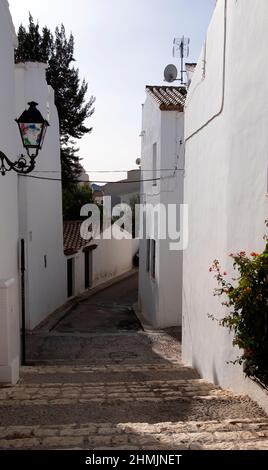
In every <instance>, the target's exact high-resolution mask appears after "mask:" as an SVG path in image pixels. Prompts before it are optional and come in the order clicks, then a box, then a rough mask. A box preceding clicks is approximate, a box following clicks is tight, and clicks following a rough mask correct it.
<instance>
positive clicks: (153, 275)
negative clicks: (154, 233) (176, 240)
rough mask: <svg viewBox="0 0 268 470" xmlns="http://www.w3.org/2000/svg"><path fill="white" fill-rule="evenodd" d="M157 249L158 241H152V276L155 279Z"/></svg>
mask: <svg viewBox="0 0 268 470" xmlns="http://www.w3.org/2000/svg"><path fill="white" fill-rule="evenodd" d="M155 248H156V241H155V240H151V276H152V278H153V279H155Z"/></svg>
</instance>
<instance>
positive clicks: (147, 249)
mask: <svg viewBox="0 0 268 470" xmlns="http://www.w3.org/2000/svg"><path fill="white" fill-rule="evenodd" d="M150 260H151V240H150V239H149V240H147V247H146V270H147V272H148V273H149V272H150Z"/></svg>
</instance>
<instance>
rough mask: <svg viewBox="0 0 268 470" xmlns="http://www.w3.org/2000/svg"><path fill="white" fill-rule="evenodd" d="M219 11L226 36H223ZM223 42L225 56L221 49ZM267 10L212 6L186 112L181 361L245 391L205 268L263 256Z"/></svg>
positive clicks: (250, 3) (262, 5) (221, 2)
mask: <svg viewBox="0 0 268 470" xmlns="http://www.w3.org/2000/svg"><path fill="white" fill-rule="evenodd" d="M225 12H226V35H225ZM225 37H226V51H225V47H224V44H225ZM267 38H268V2H267V1H266V0H258V1H257V2H256V0H247V1H246V2H245V1H243V0H238V1H234V0H227V1H225V0H218V2H217V6H216V9H215V13H214V16H213V19H212V22H211V24H210V27H209V30H208V34H207V41H206V47H205V48H204V50H203V52H202V54H201V57H200V60H199V63H198V67H197V70H196V73H195V74H194V77H193V80H192V84H191V88H190V92H189V95H188V99H187V107H186V123H185V125H186V157H185V158H186V177H185V203H188V204H189V236H190V243H189V248H188V249H187V250H186V251H185V252H184V262H183V265H184V267H183V284H184V289H183V358H184V360H185V361H186V362H187V363H188V364H191V365H193V366H194V367H196V368H197V369H198V370H199V372H200V373H201V374H202V376H203V377H205V378H207V379H209V380H212V381H214V382H215V383H217V384H220V385H221V386H225V387H231V388H233V389H234V390H236V391H239V392H241V391H245V390H246V391H247V385H246V384H247V381H245V380H244V377H243V373H242V369H241V367H239V366H233V365H231V364H227V361H230V360H234V359H235V358H236V356H237V353H238V351H237V350H234V348H233V346H232V336H231V335H230V334H229V333H228V331H226V329H224V328H221V327H219V326H218V325H217V323H216V322H213V321H211V320H210V319H209V318H208V316H207V314H208V313H213V314H217V316H218V317H220V316H221V314H222V310H221V305H220V302H219V301H218V299H217V298H215V297H213V289H214V287H215V280H214V279H213V277H212V275H211V274H210V273H209V267H210V265H211V263H212V261H213V260H214V259H215V258H218V259H219V260H220V261H221V263H222V264H223V266H224V267H225V269H226V270H227V271H228V272H229V273H230V275H231V273H232V270H231V260H230V258H229V257H228V254H229V253H231V252H235V251H236V250H239V251H241V250H247V251H248V252H251V251H253V250H254V251H261V250H262V249H263V248H264V241H263V239H262V237H263V234H264V232H265V227H264V220H265V218H267V215H268V199H267V197H266V193H267V167H268V157H267V156H268V139H267V129H268V102H267V100H266V96H267V92H268V55H267V46H266V43H267Z"/></svg>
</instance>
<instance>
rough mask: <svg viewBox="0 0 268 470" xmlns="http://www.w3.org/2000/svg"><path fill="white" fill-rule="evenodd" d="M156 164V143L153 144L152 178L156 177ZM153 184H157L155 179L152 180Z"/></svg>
mask: <svg viewBox="0 0 268 470" xmlns="http://www.w3.org/2000/svg"><path fill="white" fill-rule="evenodd" d="M156 164H157V143H156V142H155V143H154V144H153V180H154V179H155V178H157V172H156ZM152 183H153V186H157V181H152Z"/></svg>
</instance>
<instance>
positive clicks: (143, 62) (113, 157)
mask: <svg viewBox="0 0 268 470" xmlns="http://www.w3.org/2000/svg"><path fill="white" fill-rule="evenodd" d="M9 3H10V10H11V14H12V17H13V21H14V24H15V27H16V29H17V28H18V26H19V24H20V23H23V24H28V12H31V14H32V15H33V17H34V19H38V20H39V23H40V25H41V26H44V25H47V26H48V27H49V28H51V29H55V26H57V25H59V24H60V23H63V24H64V26H65V27H66V30H67V32H71V31H72V33H73V34H74V38H75V58H76V66H77V67H79V69H80V76H81V78H85V79H86V81H87V82H88V85H89V95H91V94H93V95H94V96H96V103H95V108H96V111H95V113H94V115H93V116H92V118H91V119H90V122H89V123H88V124H89V126H93V132H92V134H91V135H88V136H85V137H84V138H83V139H82V140H81V141H80V142H79V146H80V155H81V157H83V162H82V164H83V165H84V167H85V169H86V170H91V171H93V170H108V169H111V170H119V169H120V170H121V169H122V170H124V169H131V168H135V167H136V165H135V161H136V159H137V158H138V157H139V156H140V137H139V134H140V131H141V104H142V103H143V102H144V100H145V91H144V89H145V86H146V85H161V84H165V82H163V70H164V68H165V66H166V65H167V64H169V63H175V64H176V65H177V62H176V61H177V59H173V57H172V42H173V38H174V37H180V36H182V35H185V36H187V37H190V38H191V44H190V57H189V59H187V60H188V61H189V62H195V61H196V60H197V59H198V57H199V54H200V51H201V47H202V44H203V42H204V38H205V35H206V30H207V27H208V24H209V21H210V18H211V15H212V12H213V10H214V6H215V3H216V0H23V1H22V0H9ZM175 83H176V84H177V83H178V82H175ZM120 176H121V177H122V176H123V177H124V175H117V174H109V175H108V174H95V173H94V174H93V173H92V174H90V177H91V179H92V180H96V179H101V180H114V179H118V177H120Z"/></svg>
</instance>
